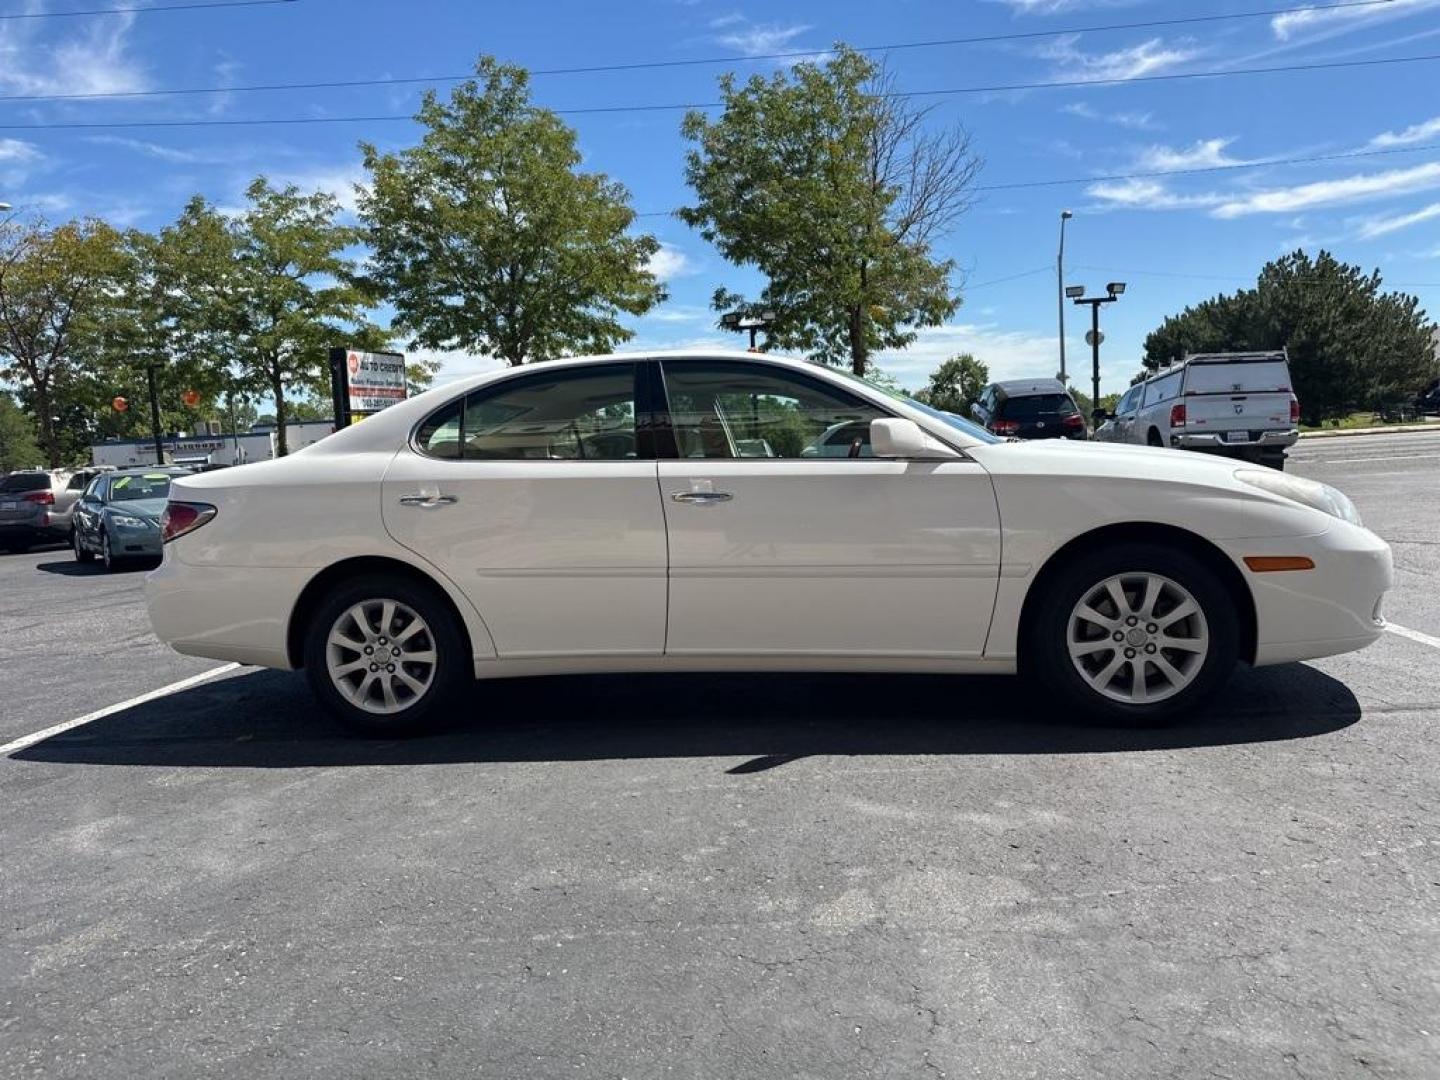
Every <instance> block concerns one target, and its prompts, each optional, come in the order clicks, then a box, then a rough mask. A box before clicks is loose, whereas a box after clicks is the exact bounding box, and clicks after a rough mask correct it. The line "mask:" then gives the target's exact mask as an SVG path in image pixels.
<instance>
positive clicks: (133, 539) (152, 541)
mask: <svg viewBox="0 0 1440 1080" xmlns="http://www.w3.org/2000/svg"><path fill="white" fill-rule="evenodd" d="M110 550H111V551H112V552H114V553H115V554H116V555H118V556H119V557H120V558H122V559H158V558H160V556H161V555H163V554H164V552H165V545H164V544H162V543H161V541H160V530H159V529H158V528H146V529H135V528H120V527H117V528H113V529H111V530H110Z"/></svg>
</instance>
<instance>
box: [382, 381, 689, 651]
mask: <svg viewBox="0 0 1440 1080" xmlns="http://www.w3.org/2000/svg"><path fill="white" fill-rule="evenodd" d="M640 370H642V369H640V368H639V366H638V365H635V364H605V365H596V366H585V367H575V368H564V369H560V370H557V371H555V372H553V373H552V372H547V371H545V370H544V368H543V366H541V367H539V368H538V369H537V370H534V371H531V372H527V373H526V374H523V375H517V376H515V377H513V378H510V379H505V380H502V381H500V382H496V383H491V384H488V385H486V386H483V387H481V388H479V389H477V390H474V391H472V392H471V393H470V394H469V395H467V396H466V397H464V398H463V399H457V400H456V401H454V402H452V403H451V404H450V405H448V406H445V407H443V408H441V409H439V410H438V411H437V412H436V413H434V414H433V415H432V416H431V417H430V418H429V419H428V420H426V421H425V422H424V423H423V424H422V425H421V427H420V428H419V429H418V430H417V432H416V437H415V439H414V440H413V445H412V446H411V447H407V448H406V449H404V450H402V451H401V452H400V453H399V455H397V457H396V459H395V461H394V462H393V463H392V464H391V466H390V468H389V470H388V471H387V472H386V475H385V482H384V485H383V499H384V503H383V506H384V510H383V513H384V519H385V527H386V529H387V530H388V531H389V532H390V534H391V535H392V536H393V537H394V538H395V539H396V540H397V541H398V542H400V543H401V544H404V545H405V546H406V547H408V548H410V549H411V550H412V551H414V552H416V553H417V554H419V555H421V556H422V557H423V558H425V559H426V560H428V561H429V562H431V563H432V564H434V565H435V566H436V567H438V568H439V569H440V570H441V571H442V572H443V573H444V574H445V575H446V576H448V577H449V578H450V580H452V581H453V582H455V583H456V584H457V585H458V586H459V587H460V588H461V589H462V590H464V592H465V593H466V594H467V595H468V596H469V597H470V599H471V600H472V601H473V603H474V604H475V607H476V609H477V610H478V611H479V612H480V616H481V618H483V619H484V620H485V623H486V625H487V626H488V627H489V630H490V634H491V637H493V638H494V641H495V649H496V652H497V653H498V654H499V655H500V656H501V657H506V658H519V657H542V656H588V655H596V656H599V655H607V654H621V655H623V654H630V655H658V654H659V653H660V652H661V651H662V650H663V649H664V643H665V560H666V551H665V520H664V517H663V515H662V513H661V510H660V500H659V496H658V493H657V491H656V486H655V484H656V475H655V469H656V466H655V461H654V460H653V454H652V452H651V451H650V449H649V447H648V446H646V445H643V444H644V440H643V439H639V438H637V433H638V429H637V423H636V420H637V408H636V403H637V400H638V399H637V394H636V379H637V375H638V373H639V371H640Z"/></svg>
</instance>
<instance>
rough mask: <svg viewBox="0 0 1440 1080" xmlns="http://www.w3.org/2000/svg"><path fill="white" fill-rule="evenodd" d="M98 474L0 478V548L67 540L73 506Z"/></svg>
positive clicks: (54, 472)
mask: <svg viewBox="0 0 1440 1080" xmlns="http://www.w3.org/2000/svg"><path fill="white" fill-rule="evenodd" d="M102 471H105V470H103V469H99V468H87V469H78V470H71V469H22V470H21V471H19V472H13V473H10V474H9V475H8V476H4V477H0V547H4V548H5V550H7V551H13V552H20V551H28V550H29V549H30V548H32V547H34V546H35V545H36V544H52V543H59V542H63V541H66V540H69V539H70V525H71V516H72V514H73V512H74V509H75V503H76V502H77V501H78V500H79V498H80V495H81V493H82V492H83V491H84V490H85V486H86V485H87V484H89V483H90V481H91V480H93V479H94V478H95V477H96V476H97V475H99V474H100V473H101V472H102Z"/></svg>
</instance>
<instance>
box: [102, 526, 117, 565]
mask: <svg viewBox="0 0 1440 1080" xmlns="http://www.w3.org/2000/svg"><path fill="white" fill-rule="evenodd" d="M100 561H101V562H102V563H104V564H105V570H106V572H107V573H113V572H115V571H116V570H118V569H120V558H119V556H118V555H116V554H115V552H114V550H113V549H112V548H111V546H110V533H109V532H108V531H107V530H105V529H101V530H100Z"/></svg>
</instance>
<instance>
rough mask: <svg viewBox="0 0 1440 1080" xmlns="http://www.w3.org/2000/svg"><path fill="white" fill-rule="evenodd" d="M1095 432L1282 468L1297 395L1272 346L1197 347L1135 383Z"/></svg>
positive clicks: (1295, 422)
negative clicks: (1260, 348)
mask: <svg viewBox="0 0 1440 1080" xmlns="http://www.w3.org/2000/svg"><path fill="white" fill-rule="evenodd" d="M1095 438H1097V439H1100V440H1102V441H1106V442H1130V443H1140V444H1142V445H1148V446H1172V447H1177V448H1179V449H1183V450H1206V451H1209V452H1211V453H1218V454H1225V455H1227V456H1230V457H1238V458H1244V459H1245V460H1247V461H1256V462H1261V463H1263V464H1266V465H1270V466H1272V467H1274V468H1277V469H1278V468H1284V463H1285V450H1286V448H1287V447H1290V446H1294V445H1295V442H1296V441H1297V440H1298V439H1299V438H1300V402H1299V400H1298V399H1297V398H1296V397H1295V392H1294V390H1293V389H1292V388H1291V384H1290V364H1289V360H1288V358H1287V357H1286V355H1285V352H1284V350H1283V349H1282V350H1280V351H1278V352H1248V353H1195V354H1193V355H1190V356H1187V357H1186V358H1185V359H1184V361H1183V362H1181V363H1179V364H1176V365H1174V366H1173V367H1169V368H1165V369H1164V370H1162V371H1158V372H1156V373H1155V374H1154V375H1152V376H1151V377H1150V378H1148V379H1146V380H1145V381H1144V382H1141V383H1136V384H1135V385H1134V386H1132V387H1131V388H1130V389H1129V391H1127V392H1126V394H1125V396H1124V397H1122V398H1121V399H1120V403H1119V404H1118V405H1117V406H1116V407H1115V412H1114V413H1109V414H1106V415H1105V417H1104V423H1103V424H1102V425H1101V426H1100V428H1099V429H1098V430H1097V431H1096V432H1095Z"/></svg>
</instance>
